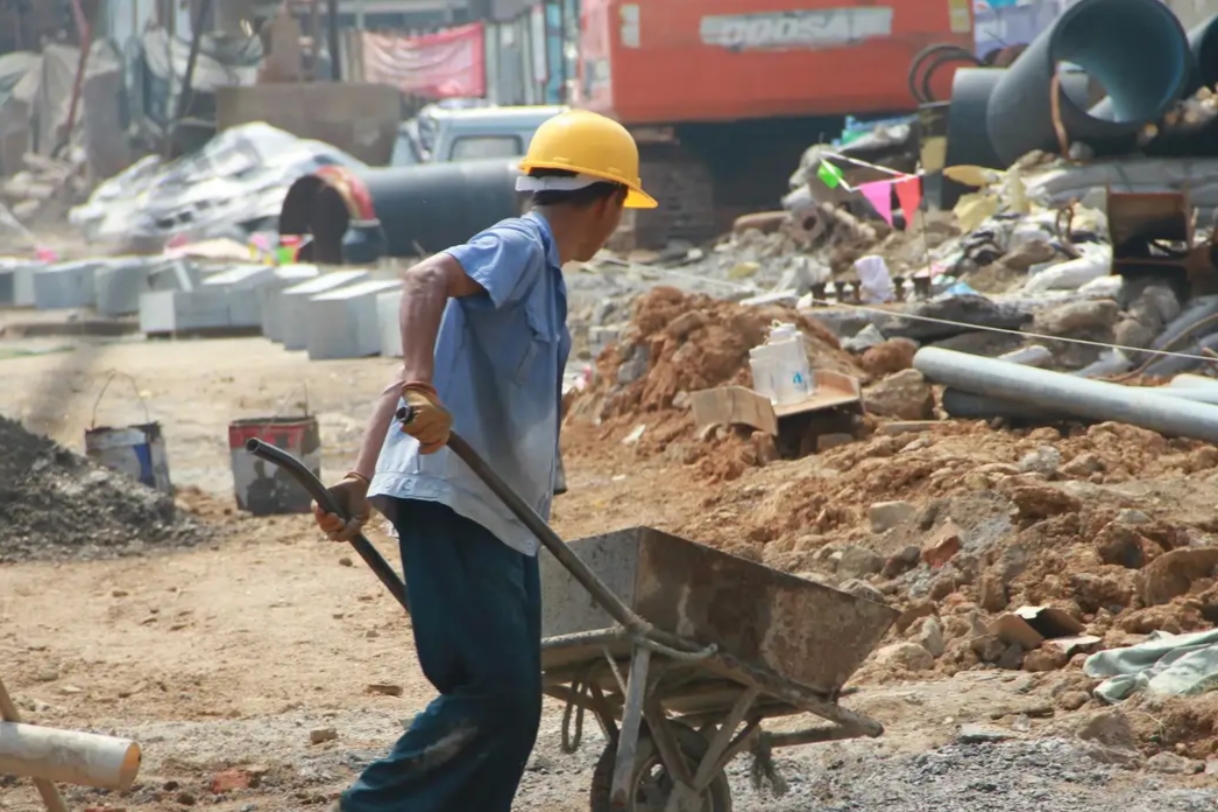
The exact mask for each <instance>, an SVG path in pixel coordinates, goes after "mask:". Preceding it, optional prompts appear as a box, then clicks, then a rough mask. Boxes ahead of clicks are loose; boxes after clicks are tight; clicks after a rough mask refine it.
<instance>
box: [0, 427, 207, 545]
mask: <svg viewBox="0 0 1218 812" xmlns="http://www.w3.org/2000/svg"><path fill="white" fill-rule="evenodd" d="M207 535H208V534H207V532H206V529H205V528H204V527H203V526H201V525H200V524H199V523H198V522H196V521H194V520H193V519H191V518H189V517H186V516H180V515H178V514H177V512H176V510H175V509H174V501H173V497H171V496H169V495H167V494H163V493H159V492H157V491H155V490H153V489H151V488H149V487H147V486H145V485H143V484H141V483H140V482H137V481H135V480H133V479H131V478H130V477H128V476H125V475H124V474H120V473H117V472H114V471H111V470H109V469H107V468H104V467H102V466H100V465H97V464H95V463H94V462H93V461H91V460H88V459H86V458H84V457H81V456H79V455H77V454H73V453H72V452H71V451H69V450H67V449H66V448H63V447H62V446H59V445H57V444H56V443H54V442H53V441H51V440H50V439H48V438H46V437H42V436H39V435H37V434H32V433H30V432H28V431H26V430H25V429H24V428H23V427H22V426H21V424H20V423H17V422H15V421H13V420H8V419H6V418H4V417H0V563H12V562H16V561H29V560H63V559H96V558H112V557H116V556H120V555H135V554H139V553H142V552H145V551H147V550H148V548H149V547H156V546H161V547H184V546H189V545H191V544H195V543H198V542H199V541H202V540H203V539H205V538H206V537H207Z"/></svg>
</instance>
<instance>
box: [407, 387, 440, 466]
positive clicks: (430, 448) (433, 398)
mask: <svg viewBox="0 0 1218 812" xmlns="http://www.w3.org/2000/svg"><path fill="white" fill-rule="evenodd" d="M402 400H404V401H406V405H407V406H409V407H410V408H411V410H412V411H413V413H414V416H413V417H412V418H411V419H410V421H408V422H404V423H402V431H404V432H406V433H407V434H409V435H410V436H411V437H413V438H415V439H416V440H418V441H419V453H421V454H434V453H436V452H437V451H439V450H440V449H441V448H443V447H444V445H445V443H447V442H448V435H449V434H451V433H452V430H453V416H452V415H451V414H449V413H448V410H447V409H445V408H444V406H443V405H441V403H440V396H439V395H437V394H436V390H435V389H433V388H431V387H430V386H427V385H426V384H417V383H408V384H406V385H405V386H403V387H402Z"/></svg>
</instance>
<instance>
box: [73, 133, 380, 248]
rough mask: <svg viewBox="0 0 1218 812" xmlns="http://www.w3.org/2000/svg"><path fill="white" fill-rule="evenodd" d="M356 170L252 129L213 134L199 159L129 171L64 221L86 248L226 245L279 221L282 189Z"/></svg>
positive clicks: (347, 160)
mask: <svg viewBox="0 0 1218 812" xmlns="http://www.w3.org/2000/svg"><path fill="white" fill-rule="evenodd" d="M333 164H339V165H344V166H349V167H352V168H357V169H358V168H361V167H363V166H364V165H363V164H362V163H361V162H360V161H358V160H356V159H355V158H352V157H351V156H350V155H347V154H346V153H345V152H343V151H341V150H339V149H336V148H334V147H332V146H330V145H328V144H323V143H322V142H320V141H308V140H305V139H301V138H297V137H296V136H294V135H291V134H290V133H286V132H284V131H283V130H279V129H276V128H275V127H271V126H270V125H268V124H265V123H261V122H255V123H252V124H244V125H242V126H240V127H233V128H231V129H228V130H225V131H224V132H221V133H220V134H218V135H217V136H216V137H215V138H213V139H212V140H211V141H209V142H208V143H207V145H206V146H204V147H203V149H202V150H200V151H199V152H197V153H195V154H193V155H189V156H186V157H184V158H179V159H178V160H176V161H173V162H170V163H168V164H167V163H165V162H163V161H162V160H161V159H160V158H157V157H155V156H152V157H148V158H145V159H143V160H141V161H138V162H137V163H135V164H133V165H132V166H131V167H130V168H129V169H127V170H126V171H125V172H123V173H121V174H119V175H116V176H115V177H113V178H110V179H109V180H107V181H106V182H104V183H102V184H101V185H100V186H98V187H97V189H96V191H94V193H93V195H92V196H91V197H90V198H89V200H88V202H86V203H84V204H83V205H80V206H77V207H76V208H74V209H72V211H71V213H70V215H69V220H70V221H71V223H72V224H73V225H74V226H76V227H77V228H79V229H80V230H81V231H82V232H83V233H84V234H85V236H86V237H88V238H89V239H91V240H122V241H130V240H133V239H152V240H164V239H168V238H169V237H172V236H174V235H177V234H184V235H186V236H188V237H190V238H192V239H196V240H202V239H209V238H212V237H224V236H228V237H234V238H236V239H240V240H242V241H244V239H245V237H246V233H245V232H246V231H248V229H249V228H250V227H253V226H254V225H255V224H257V223H258V222H259V221H265V220H274V219H275V218H278V216H279V209H280V207H281V206H282V204H283V198H284V196H285V195H287V191H288V187H290V186H291V185H292V183H293V182H295V181H296V180H297V179H298V178H301V177H303V176H304V175H308V174H312V173H313V172H316V171H317V170H318V169H320V168H321V167H323V166H327V165H333Z"/></svg>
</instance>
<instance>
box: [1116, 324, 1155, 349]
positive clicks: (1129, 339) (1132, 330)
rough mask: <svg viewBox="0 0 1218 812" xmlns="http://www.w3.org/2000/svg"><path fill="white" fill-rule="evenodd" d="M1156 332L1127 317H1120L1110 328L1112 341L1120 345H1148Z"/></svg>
mask: <svg viewBox="0 0 1218 812" xmlns="http://www.w3.org/2000/svg"><path fill="white" fill-rule="evenodd" d="M1158 334H1159V331H1158V330H1156V329H1155V328H1153V327H1148V326H1147V325H1145V324H1143V323H1142V322H1140V321H1138V320H1137V319H1133V318H1129V317H1125V318H1123V319H1121V320H1120V321H1118V322H1117V324H1116V327H1114V328H1112V340H1113V343H1114V344H1119V345H1121V346H1122V347H1149V346H1150V344H1151V342H1152V341H1154V340H1155V336H1157V335H1158Z"/></svg>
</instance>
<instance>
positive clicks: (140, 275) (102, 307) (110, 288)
mask: <svg viewBox="0 0 1218 812" xmlns="http://www.w3.org/2000/svg"><path fill="white" fill-rule="evenodd" d="M157 264H158V262H157V260H155V259H150V258H144V257H129V258H124V259H122V260H119V261H112V262H106V263H105V264H104V265H102V266H101V267H99V268H97V269H96V270H95V271H94V272H93V290H94V298H95V299H96V307H97V312H98V313H100V314H102V315H103V316H126V315H128V314H131V313H138V312H140V295H141V294H143V293H145V292H147V291H148V278H149V276H150V275H151V274H152V272H153V270H154V269H155V268H156V267H157Z"/></svg>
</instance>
